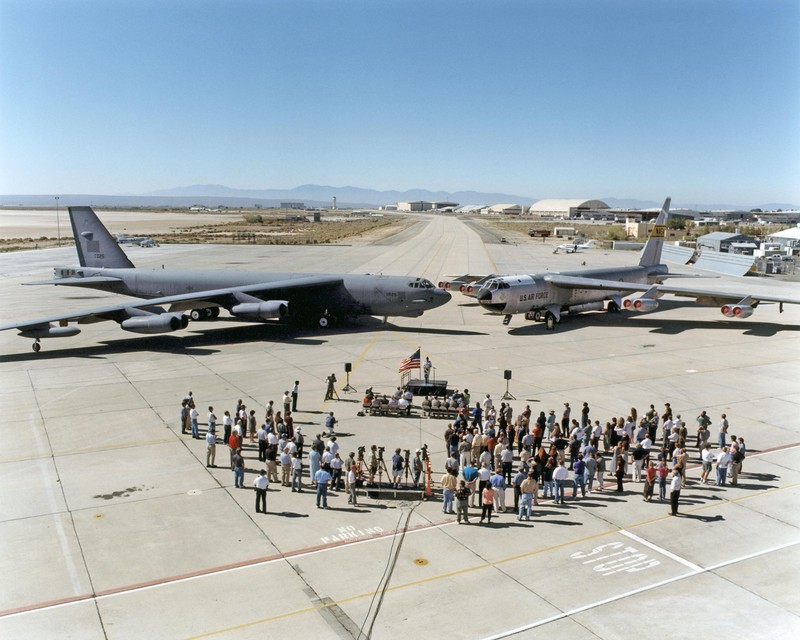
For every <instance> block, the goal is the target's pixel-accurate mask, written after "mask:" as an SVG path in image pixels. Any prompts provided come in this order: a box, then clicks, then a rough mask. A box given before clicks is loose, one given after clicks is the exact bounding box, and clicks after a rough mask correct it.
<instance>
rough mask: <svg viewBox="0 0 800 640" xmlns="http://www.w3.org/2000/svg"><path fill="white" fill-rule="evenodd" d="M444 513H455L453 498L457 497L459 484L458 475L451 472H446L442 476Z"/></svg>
mask: <svg viewBox="0 0 800 640" xmlns="http://www.w3.org/2000/svg"><path fill="white" fill-rule="evenodd" d="M441 483H442V513H448V514H451V515H453V514H455V513H456V512H455V511H453V500H454V498H455V490H456V486H457V481H456V477H455V476H454V475H453V474H452V473H449V472H445V473H444V475H443V476H442V480H441Z"/></svg>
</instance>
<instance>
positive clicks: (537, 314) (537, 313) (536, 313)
mask: <svg viewBox="0 0 800 640" xmlns="http://www.w3.org/2000/svg"><path fill="white" fill-rule="evenodd" d="M533 319H534V321H535V322H541V321H542V319H543V318H542V312H541V311H534V312H533Z"/></svg>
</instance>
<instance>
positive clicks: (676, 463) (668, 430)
mask: <svg viewBox="0 0 800 640" xmlns="http://www.w3.org/2000/svg"><path fill="white" fill-rule="evenodd" d="M449 402H450V403H454V402H457V403H458V405H457V406H458V408H459V411H458V417H457V418H456V420H455V421H454V422H453V423H452V424H448V425H447V429H446V430H445V433H444V442H445V447H446V450H447V452H448V458H447V462H446V463H445V474H444V475H443V476H442V479H441V485H442V491H443V498H442V511H443V512H445V513H450V514H454V515H456V516H457V520H458V522H459V523H460V522H462V521H464V522H469V518H468V515H467V514H468V510H467V509H468V507H475V502H477V507H478V508H480V509H481V518H480V521H481V522H484V521H488V522H491V518H492V513H493V512H495V513H497V512H504V511H506V505H505V498H506V491H507V490H509V489H510V490H513V495H514V513H516V514H517V518H518V519H519V520H523V519H526V520H527V519H530V516H531V507H532V505H537V504H538V502H539V498H540V497H541V498H551V499H552V500H553V502H554V503H555V504H564V502H565V498H566V496H565V494H566V490H567V488H568V486H569V485H571V487H572V495H571V499H573V500H579V499H581V498H585V497H586V495H587V493H591V492H593V491H598V492H602V491H606V490H615V491H617V492H623V491H624V490H625V489H624V483H625V481H626V479H627V478H628V477H630V480H631V481H633V482H635V483H637V484H641V485H642V499H643V500H645V501H646V502H650V501H652V500H653V497H654V495H655V493H656V487H658V500H661V501H665V500H667V492H669V500H670V503H671V513H672V514H673V515H676V514H677V513H678V501H679V499H680V491H681V489H682V488H683V487H685V486H686V483H687V481H688V480H687V476H688V472H689V462H690V459H691V457H690V454H689V452H688V451H689V449H690V448H694V449H696V450H697V452H696V454H695V455H696V457H697V458H698V461H699V462H700V463H701V464H702V472H701V474H700V476H699V478H698V481H699V482H700V483H702V484H705V483H707V482H709V475H710V473H711V471H712V468H713V467H716V475H715V479H714V481H715V483H716V484H717V485H719V486H724V485H725V484H726V483H727V481H728V478H729V477H730V479H731V484H734V485H735V484H737V482H738V477H739V474H740V472H741V469H742V463H743V461H744V458H745V455H746V446H745V442H744V438H742V437H738V438H737V437H736V436H732V435H729V432H728V430H729V424H728V419H727V416H726V415H725V414H724V413H723V414H722V415H721V416H720V421H719V424H718V429H717V438H716V445H717V448H716V449H713V448H712V444H711V435H712V434H711V429H710V428H711V426H712V421H711V419H710V418H709V417H708V415H707V412H706V411H702V412H701V413H700V414H699V415H698V416H697V417H696V419H695V425H694V427H695V428H694V432H693V433H692V434H691V436H690V433H689V430H688V428H687V426H686V422H685V421H684V420H682V419H681V416H680V414H673V411H672V408H671V406H670V404H669V403H666V404H665V405H664V409H663V410H662V412H661V413H659V412H658V411H657V410H656V409H655V406H654V405H650V407H649V409H648V410H647V411H646V412H645V413H644V415H642V416H639V413H638V411H637V410H636V408H635V407H632V408H631V409H630V410H629V411H628V412H627V416H620V417H613V418H611V419H610V420H607V421H605V424H601V421H600V420H594V421H592V419H591V418H590V412H591V410H590V407H589V404H588V403H587V402H584V403H583V405H582V406H581V408H580V410H579V411H577V412H576V414H577V415H575V417H573V413H572V407H570V404H569V403H568V402H565V403H564V405H563V409H562V410H561V415H560V417H559V416H557V415H556V412H555V410H554V409H553V410H550V411H549V412H548V414H547V415H546V414H545V412H544V411H540V412H539V415H538V416H534V414H533V412H532V411H531V408H530V405H526V406H525V409H524V410H523V411H522V412H521V413H520V414H519V415H517V416H516V418H515V417H514V411H513V409H512V407H511V405H510V404H507V403H505V402H501V403H500V406H499V407H496V406H495V405H494V402H493V401H492V399H491V397H490V395H488V394H487V395H486V397H485V398H484V400H483V401H482V402H476V403H475V406H474V407H471V408H470V407H469V404H468V401H466V402H465V401H464V399H463V397H462V399H461V400H458V399H455V400H454V399H452V398H451V399H450V400H449ZM692 438H693V439H694V444H691V443H690V440H691V439H692ZM515 465H516V467H515ZM609 480H610V481H611V486H610V487H607V483H608V481H609ZM612 487H613V489H612ZM454 503H455V506H456V507H457V509H456V510H454V509H453V506H454Z"/></svg>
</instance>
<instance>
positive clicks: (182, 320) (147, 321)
mask: <svg viewBox="0 0 800 640" xmlns="http://www.w3.org/2000/svg"><path fill="white" fill-rule="evenodd" d="M188 325H189V318H188V316H185V315H183V314H181V313H159V314H152V315H147V316H135V317H133V318H128V319H127V320H123V321H122V322H120V326H121V327H122V328H123V329H124V330H125V331H131V332H133V333H171V332H172V331H177V330H178V329H185V328H186V327H187V326H188Z"/></svg>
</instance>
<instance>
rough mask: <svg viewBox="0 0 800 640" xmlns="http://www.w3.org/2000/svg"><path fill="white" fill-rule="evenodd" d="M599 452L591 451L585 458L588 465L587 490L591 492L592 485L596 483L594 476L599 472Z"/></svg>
mask: <svg viewBox="0 0 800 640" xmlns="http://www.w3.org/2000/svg"><path fill="white" fill-rule="evenodd" d="M596 456H597V452H595V451H590V452H589V455H588V456H587V457H585V458H584V460H583V463H584V464H585V465H586V490H587V491H588V492H589V493H591V492H592V486H593V485H594V476H595V474H596V473H597V458H596Z"/></svg>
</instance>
